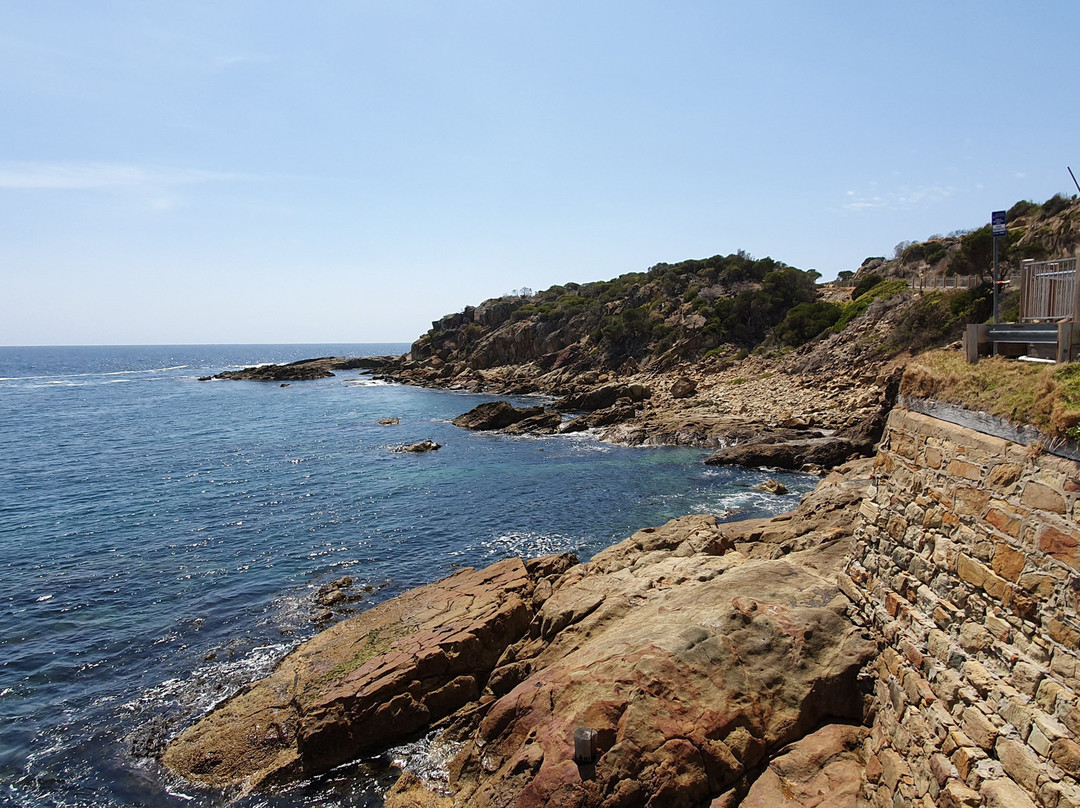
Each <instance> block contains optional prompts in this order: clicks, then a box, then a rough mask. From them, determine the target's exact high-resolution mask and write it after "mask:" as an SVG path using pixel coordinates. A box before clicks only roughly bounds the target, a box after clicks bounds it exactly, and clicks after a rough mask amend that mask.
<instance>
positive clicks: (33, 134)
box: [0, 0, 1080, 345]
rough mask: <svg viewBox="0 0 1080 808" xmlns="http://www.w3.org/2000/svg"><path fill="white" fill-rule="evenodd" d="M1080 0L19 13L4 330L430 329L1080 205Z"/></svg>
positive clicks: (3, 137)
mask: <svg viewBox="0 0 1080 808" xmlns="http://www.w3.org/2000/svg"><path fill="white" fill-rule="evenodd" d="M1078 32H1080V4H1078V3H1075V2H1073V1H1072V0H1057V1H1056V2H1053V1H1050V2H1037V3H1028V4H1019V3H1015V2H999V0H980V1H979V2H975V1H974V0H971V1H970V2H968V1H966V0H932V1H924V0H915V1H914V2H904V3H879V2H866V1H865V0H858V1H856V0H852V1H851V2H832V1H831V0H823V1H822V2H816V3H807V2H805V0H756V1H755V2H753V3H749V2H745V0H742V2H737V3H736V2H727V0H701V1H700V2H698V1H696V0H666V1H665V2H663V3H661V2H640V1H639V0H596V1H595V2H594V1H592V0H573V1H572V2H570V1H568V0H303V2H300V1H299V0H297V1H296V2H285V1H284V0H177V2H163V1H161V0H131V1H130V2H127V1H118V0H95V2H86V0H12V1H11V2H5V3H3V4H0V104H2V105H3V109H4V116H3V125H2V126H0V345H78V344H90V345H95V344H198V343H295V342H411V341H412V340H414V339H415V338H416V337H418V336H420V335H421V334H423V333H424V332H425V331H427V329H428V328H430V325H431V322H432V321H433V320H436V319H438V318H439V317H441V316H442V315H444V314H448V313H452V312H456V311H461V310H462V309H463V308H464V307H465V306H467V305H475V304H477V303H480V302H481V301H483V300H485V299H488V298H492V297H498V296H500V295H503V294H505V293H508V292H510V291H512V290H517V289H521V288H526V287H527V288H531V289H535V290H541V289H545V288H547V287H549V286H552V285H554V284H559V283H566V282H569V281H577V282H579V283H583V282H587V281H593V280H606V279H609V278H613V277H615V276H617V275H620V274H622V273H625V272H640V271H645V270H647V269H648V268H649V267H651V266H653V265H655V264H657V263H660V262H667V263H675V262H677V261H681V260H685V259H689V258H706V257H709V256H712V255H718V254H719V255H727V254H729V253H733V252H736V251H738V250H745V251H746V252H748V253H750V254H751V255H753V256H754V257H757V258H761V257H765V256H771V257H772V258H774V259H776V260H778V261H782V262H784V263H786V264H789V265H791V266H796V267H799V268H800V269H816V270H817V271H818V272H820V273H821V274H822V276H823V278H825V279H830V278H833V277H835V276H836V274H837V272H839V271H842V270H854V269H857V268H858V267H859V265H860V264H861V263H862V262H863V260H864V259H865V258H867V257H870V256H876V255H884V256H891V255H892V253H893V248H894V246H895V245H896V244H897V243H898V242H901V241H908V240H921V239H925V238H927V237H929V236H931V235H934V234H939V233H947V232H950V231H953V230H959V229H969V228H975V227H980V226H982V225H983V224H986V223H987V222H989V219H990V213H991V211H993V210H1003V209H1007V208H1009V207H1011V205H1012V204H1013V203H1014V202H1016V201H1018V200H1021V199H1030V200H1033V201H1035V202H1042V201H1045V200H1046V199H1047V198H1049V197H1050V196H1052V195H1053V194H1055V193H1064V194H1067V195H1072V194H1074V193H1076V190H1077V189H1076V188H1075V186H1074V185H1073V181H1072V179H1071V178H1070V177H1069V174H1068V171H1067V166H1070V165H1071V166H1073V170H1074V171H1076V172H1078V173H1080V139H1078V138H1077V136H1076V133H1077V132H1078V131H1080V120H1078V118H1080V104H1078V103H1077V100H1078V99H1077V95H1078V90H1077V82H1076V76H1077V69H1076V54H1077V36H1078Z"/></svg>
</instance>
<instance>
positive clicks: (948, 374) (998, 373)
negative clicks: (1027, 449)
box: [900, 351, 1080, 437]
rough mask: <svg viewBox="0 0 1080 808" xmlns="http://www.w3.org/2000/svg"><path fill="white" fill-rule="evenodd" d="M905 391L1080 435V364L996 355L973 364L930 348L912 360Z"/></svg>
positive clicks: (1048, 431) (1063, 433) (1050, 430)
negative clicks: (1036, 362) (1056, 363)
mask: <svg viewBox="0 0 1080 808" xmlns="http://www.w3.org/2000/svg"><path fill="white" fill-rule="evenodd" d="M900 392H901V394H903V395H906V396H913V397H916V398H932V399H935V400H937V401H944V402H947V403H949V404H958V405H960V406H962V407H966V408H967V409H970V410H976V411H982V412H986V413H989V414H991V415H996V416H998V417H999V418H1005V419H1007V420H1009V421H1012V422H1013V423H1015V424H1030V425H1031V426H1034V427H1036V428H1038V429H1040V430H1042V431H1043V432H1045V433H1046V434H1048V435H1050V436H1052V437H1066V436H1068V437H1075V436H1076V431H1077V430H1078V429H1080V363H1071V364H1068V365H1045V364H1033V363H1028V362H1018V361H1016V360H1010V359H1004V358H1002V357H991V358H988V359H982V360H980V361H979V363H978V364H975V365H970V364H968V363H967V361H966V359H965V358H964V356H963V355H962V354H961V353H959V352H957V351H930V352H928V353H925V354H922V355H921V356H918V357H915V358H914V359H912V360H911V362H910V363H909V364H908V367H907V371H906V372H905V374H904V380H903V382H902V384H901V386H900ZM1070 431H1071V432H1070Z"/></svg>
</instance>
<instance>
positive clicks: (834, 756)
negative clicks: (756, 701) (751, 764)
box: [738, 724, 869, 808]
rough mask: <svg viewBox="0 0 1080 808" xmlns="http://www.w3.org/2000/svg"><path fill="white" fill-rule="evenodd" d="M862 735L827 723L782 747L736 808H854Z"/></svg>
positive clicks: (863, 763)
mask: <svg viewBox="0 0 1080 808" xmlns="http://www.w3.org/2000/svg"><path fill="white" fill-rule="evenodd" d="M868 734H869V731H868V730H867V729H866V728H865V727H860V726H852V725H849V724H828V725H827V726H824V727H822V728H821V729H819V730H817V731H816V732H813V733H811V734H810V735H807V736H806V737H805V738H802V739H800V740H798V741H796V742H795V743H793V744H791V745H790V746H788V747H786V748H784V749H782V750H781V751H780V754H779V755H777V756H776V757H775V758H773V760H771V761H770V762H769V765H768V767H767V768H766V769H765V772H764V773H763V774H762V775H761V776H760V777H758V779H757V780H755V781H754V785H753V786H752V787H751V789H750V793H748V794H747V795H746V797H745V798H744V799H743V800H742V801H741V802H739V803H738V806H739V808H816V807H817V806H832V807H833V808H842V807H846V806H850V808H856V806H858V805H859V798H860V796H861V792H862V780H863V772H864V770H865V767H866V758H865V754H864V752H863V748H862V747H863V742H864V741H865V739H866V736H867V735H868Z"/></svg>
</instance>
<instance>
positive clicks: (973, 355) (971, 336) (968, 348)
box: [964, 323, 979, 365]
mask: <svg viewBox="0 0 1080 808" xmlns="http://www.w3.org/2000/svg"><path fill="white" fill-rule="evenodd" d="M964 353H965V354H966V355H967V361H968V362H969V363H971V364H972V365H974V364H975V363H976V362H978V361H979V326H978V324H976V323H972V324H969V325H968V327H967V330H966V331H964Z"/></svg>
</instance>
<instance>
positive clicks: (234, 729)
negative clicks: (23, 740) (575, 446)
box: [162, 463, 876, 808]
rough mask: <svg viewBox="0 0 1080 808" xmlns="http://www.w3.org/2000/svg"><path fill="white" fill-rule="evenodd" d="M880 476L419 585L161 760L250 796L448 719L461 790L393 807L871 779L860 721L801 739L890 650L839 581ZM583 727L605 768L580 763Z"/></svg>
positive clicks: (617, 800)
mask: <svg viewBox="0 0 1080 808" xmlns="http://www.w3.org/2000/svg"><path fill="white" fill-rule="evenodd" d="M869 474H870V465H869V464H868V463H859V464H851V465H849V466H846V467H844V469H842V470H841V472H834V473H833V474H830V475H829V476H828V477H826V478H825V479H824V480H823V481H822V483H821V484H820V485H819V486H818V488H817V489H816V490H815V492H814V493H813V494H811V495H808V496H807V497H805V498H804V500H803V503H802V504H801V505H800V507H799V509H798V510H796V511H794V512H792V513H791V514H787V515H784V516H781V517H776V518H774V519H759V520H751V521H747V522H740V523H732V524H718V523H717V522H716V520H715V519H714V518H713V517H711V516H705V515H695V516H687V517H682V518H680V519H675V520H672V521H671V522H669V523H668V524H666V525H664V526H662V527H658V528H647V529H644V530H641V531H638V532H637V533H635V534H634V535H633V536H631V537H629V538H628V539H626V540H624V541H623V542H621V543H619V544H617V545H614V546H613V547H610V548H608V549H606V550H604V551H603V552H601V553H599V554H597V555H596V556H595V557H594V558H593V559H592V560H591V561H590V562H588V563H586V564H579V563H576V560H575V559H573V558H572V557H570V556H566V555H559V556H549V557H546V558H542V559H535V560H533V561H529V562H523V561H521V560H520V559H508V560H505V561H501V562H498V563H496V564H494V565H492V566H491V567H488V568H487V569H485V570H479V571H477V570H464V571H461V572H459V573H457V574H455V575H453V576H450V577H449V578H447V579H444V580H443V581H439V582H437V583H434V584H431V585H429V586H425V587H421V588H419V589H415V590H412V591H411V592H408V593H406V594H404V595H401V596H399V597H397V598H395V599H393V600H390V601H387V602H385V603H383V604H381V605H379V606H376V607H375V608H373V609H371V610H370V611H368V612H365V613H364V614H361V615H358V616H356V617H354V618H352V619H350V620H347V621H344V622H342V623H339V624H337V625H335V626H333V627H332V628H330V629H327V630H326V631H324V632H323V633H321V634H319V635H317V636H316V637H314V638H313V639H312V640H310V641H308V642H307V643H305V644H303V645H301V646H300V647H299V648H297V649H296V650H295V651H294V652H293V653H292V654H290V655H289V656H287V657H286V658H285V659H284V660H283V661H282V662H281V664H280V665H279V666H278V668H277V670H275V672H274V673H273V674H271V675H270V676H269V677H267V678H266V679H264V680H262V681H260V682H257V683H255V684H254V685H252V686H251V687H250V688H249V689H248V690H246V691H244V692H242V693H240V694H238V695H237V696H235V697H234V698H233V699H231V700H230V701H228V702H226V703H225V704H223V705H221V706H220V707H218V708H217V709H215V710H214V711H213V712H211V713H210V714H209V715H207V716H205V717H204V718H203V719H202V720H200V721H199V722H198V723H196V724H195V725H194V726H192V727H190V728H189V729H188V730H186V731H185V732H183V733H182V734H181V735H180V736H178V737H177V738H176V739H174V740H173V741H172V742H170V743H169V744H168V746H167V747H166V749H165V752H164V754H163V756H162V762H163V763H164V764H165V765H166V766H167V767H168V768H170V769H172V770H173V771H174V772H176V773H178V774H180V775H182V776H184V777H186V778H188V779H191V780H194V781H197V782H200V783H203V784H206V785H210V786H218V787H230V786H240V787H242V788H244V789H250V788H255V787H258V786H259V785H262V784H266V783H273V782H281V781H287V780H296V779H300V778H303V777H307V776H310V775H312V774H315V773H317V772H322V771H326V770H328V769H330V768H332V767H334V766H336V765H338V764H340V763H342V762H345V761H347V760H351V759H354V758H356V757H358V756H360V755H364V754H370V753H374V752H376V751H380V750H384V749H386V748H388V747H391V746H393V745H394V744H395V743H398V742H400V741H401V740H404V739H405V738H407V737H415V736H416V735H417V734H419V733H422V732H424V731H426V730H428V729H429V728H430V727H432V726H433V725H439V726H443V727H445V730H444V734H443V737H444V738H445V739H446V740H449V741H453V742H455V743H457V744H460V750H459V751H458V753H457V755H456V757H455V758H454V759H453V760H452V762H451V763H450V766H449V774H448V777H449V780H448V782H444V783H427V782H424V781H422V780H420V779H419V778H418V777H417V776H415V775H414V774H412V773H409V772H406V773H405V774H403V775H402V777H401V778H400V780H399V781H398V784H397V785H396V786H395V787H394V788H393V789H392V790H391V792H390V793H389V794H388V795H387V798H386V800H387V801H386V805H387V806H388V808H406V806H424V808H440V807H445V806H470V808H471V807H473V806H476V807H478V808H484V806H490V807H491V808H494V807H495V806H498V807H499V808H503V807H504V806H520V807H521V808H525V806H609V807H610V808H614V807H615V806H620V807H622V806H625V807H626V808H631V807H632V806H646V805H651V806H659V805H664V806H699V805H708V804H710V802H711V801H714V800H724V801H726V802H715V803H714V804H718V805H719V804H728V805H732V806H734V805H737V804H739V802H738V801H739V800H741V799H743V798H744V797H747V796H748V795H752V794H757V795H767V794H768V793H769V792H767V791H766V790H765V789H766V787H767V785H768V783H766V782H764V781H762V777H764V776H766V775H767V774H768V772H770V771H772V772H773V773H774V774H778V775H782V776H783V777H785V778H789V773H790V772H792V771H796V770H797V771H798V773H799V774H798V777H799V779H800V782H804V783H805V784H806V785H805V787H806V789H808V793H809V791H812V790H813V787H814V786H813V783H814V778H815V777H817V776H818V774H817V770H816V769H814V765H815V764H814V761H819V762H820V763H821V767H820V768H821V770H822V772H824V774H822V775H821V776H825V777H829V778H834V779H835V778H841V779H844V780H845V782H846V780H847V779H848V778H850V777H854V781H855V782H857V781H858V778H859V773H860V772H861V770H862V769H861V766H860V765H859V761H858V760H857V759H856V757H855V752H853V751H852V750H854V749H855V748H856V747H857V740H858V739H857V738H856V737H855V735H857V734H858V733H857V732H855V730H852V732H855V735H852V734H851V732H848V731H847V730H833V731H829V732H826V733H825V736H824V737H823V738H822V739H820V740H819V741H816V742H811V741H807V742H806V744H805V745H804V746H802V747H791V746H789V745H791V744H795V743H797V742H802V741H803V739H804V738H807V737H808V736H809V737H811V738H812V737H813V736H812V733H815V731H817V730H819V729H822V728H823V727H828V726H831V725H841V726H843V725H847V724H851V723H852V722H856V723H857V722H858V721H859V720H860V719H861V718H862V711H863V703H864V702H863V694H862V693H861V692H860V690H859V687H858V675H859V671H860V670H861V669H862V667H863V666H864V664H865V663H866V662H867V661H868V660H869V659H871V658H872V656H873V655H874V653H875V651H876V646H875V644H874V643H873V642H872V641H871V640H869V639H868V638H867V636H865V635H864V634H863V633H862V631H861V630H860V629H859V628H857V627H856V626H854V625H853V624H852V623H851V622H850V620H849V619H848V618H847V617H846V616H845V615H846V607H847V599H846V597H845V596H844V595H843V594H842V593H841V591H840V590H839V588H838V585H837V573H838V572H839V571H840V570H841V569H842V566H843V563H844V560H845V558H846V556H847V553H848V551H849V548H850V543H851V529H852V525H853V523H854V521H855V520H854V518H853V517H854V513H855V510H856V509H857V508H858V505H859V503H860V502H861V500H862V498H863V495H864V493H865V490H866V487H867V485H868V484H869ZM583 726H584V727H590V728H592V729H594V730H596V732H597V754H596V759H595V761H594V763H592V764H591V765H578V764H577V763H575V762H574V759H573V754H574V744H573V734H574V730H575V729H576V728H579V727H583ZM781 753H782V754H781ZM807 761H809V762H807ZM826 764H828V766H829V768H828V769H827V770H826V769H825V768H824V767H825V766H826ZM852 771H854V774H852ZM792 777H794V775H792ZM789 779H790V778H789ZM758 781H761V785H760V786H758V785H757V782H758ZM752 787H753V788H756V789H757V791H756V792H755V791H753V790H752ZM785 787H786V786H785ZM761 799H765V800H768V799H769V798H768V797H767V796H763V797H761ZM756 804H765V803H763V802H760V800H759V802H758V803H756ZM785 804H786V803H785ZM807 804H810V803H807Z"/></svg>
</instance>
